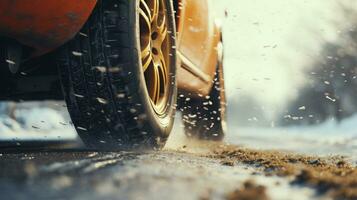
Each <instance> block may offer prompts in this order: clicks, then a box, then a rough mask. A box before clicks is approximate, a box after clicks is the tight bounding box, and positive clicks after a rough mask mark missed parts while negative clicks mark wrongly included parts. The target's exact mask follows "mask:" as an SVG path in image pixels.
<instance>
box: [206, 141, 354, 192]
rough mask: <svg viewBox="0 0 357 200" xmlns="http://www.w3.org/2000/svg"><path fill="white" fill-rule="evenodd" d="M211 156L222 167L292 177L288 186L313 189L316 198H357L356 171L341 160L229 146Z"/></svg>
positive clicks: (221, 147) (216, 150) (217, 148)
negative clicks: (248, 168)
mask: <svg viewBox="0 0 357 200" xmlns="http://www.w3.org/2000/svg"><path fill="white" fill-rule="evenodd" d="M212 157H213V158H217V159H221V160H222V161H221V163H222V164H223V165H230V166H234V164H235V163H237V164H238V163H240V164H246V165H253V166H256V167H257V168H260V169H262V170H263V171H264V173H265V175H266V176H273V175H277V176H281V177H293V180H292V182H291V183H292V184H296V185H307V186H310V187H313V188H315V189H316V190H317V191H318V194H319V195H328V196H330V197H332V198H333V199H357V168H356V167H355V166H353V165H352V164H350V163H348V162H347V161H345V159H344V158H343V157H327V158H319V157H313V156H304V155H297V154H292V153H282V152H276V151H256V150H252V149H244V148H239V147H237V146H229V145H219V146H218V147H216V148H215V149H214V150H213V154H212Z"/></svg>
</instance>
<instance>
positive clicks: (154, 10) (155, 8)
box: [152, 0, 160, 23]
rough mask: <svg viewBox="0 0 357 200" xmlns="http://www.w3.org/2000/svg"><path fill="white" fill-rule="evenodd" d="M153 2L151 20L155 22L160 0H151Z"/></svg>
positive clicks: (158, 12)
mask: <svg viewBox="0 0 357 200" xmlns="http://www.w3.org/2000/svg"><path fill="white" fill-rule="evenodd" d="M153 2H154V5H153V13H152V22H153V23H157V20H158V18H159V14H160V0H153Z"/></svg>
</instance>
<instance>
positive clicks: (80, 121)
mask: <svg viewBox="0 0 357 200" xmlns="http://www.w3.org/2000/svg"><path fill="white" fill-rule="evenodd" d="M139 1H140V0H100V1H98V3H97V6H96V8H95V10H94V11H93V13H92V15H91V17H90V19H89V20H88V22H87V23H86V25H85V26H84V27H83V29H82V30H81V31H80V33H79V34H78V35H77V36H76V37H75V38H74V39H73V40H72V41H71V42H69V43H68V44H67V45H65V46H64V48H63V49H62V50H61V51H60V53H59V71H60V74H61V82H62V86H63V90H64V95H65V99H66V102H67V106H68V111H69V113H70V115H71V118H72V121H73V124H74V126H75V127H76V129H77V132H78V134H79V136H80V137H81V139H82V140H83V142H84V143H85V144H86V145H87V146H88V147H90V148H95V149H105V150H106V149H109V150H120V149H134V148H135V149H139V148H140V149H141V148H145V149H146V148H160V147H162V146H163V145H164V144H165V142H166V140H167V138H168V136H169V134H170V132H171V130H172V126H173V121H174V115H175V108H174V105H175V104H176V98H177V86H176V78H175V75H176V51H175V49H174V46H176V45H175V40H176V39H175V34H174V33H176V30H175V25H174V12H173V6H172V3H171V1H170V0H165V2H166V8H167V16H168V18H169V20H168V21H169V22H168V30H169V31H170V32H169V34H170V35H169V37H168V38H169V40H170V42H171V43H170V44H172V50H171V57H170V75H171V76H170V83H172V84H171V85H170V88H169V92H168V95H169V100H168V103H167V106H166V108H165V112H164V114H163V115H160V116H159V115H158V114H157V113H156V112H155V111H154V109H153V106H152V104H151V102H150V97H149V95H148V92H147V88H146V83H145V77H144V74H143V69H142V63H141V57H140V31H139V13H138V6H139Z"/></svg>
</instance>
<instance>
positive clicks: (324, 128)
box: [0, 0, 357, 157]
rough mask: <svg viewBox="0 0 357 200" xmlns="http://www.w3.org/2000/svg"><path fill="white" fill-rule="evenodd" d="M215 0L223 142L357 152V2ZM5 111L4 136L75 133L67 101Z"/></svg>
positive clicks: (6, 106) (1, 106)
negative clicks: (221, 57)
mask: <svg viewBox="0 0 357 200" xmlns="http://www.w3.org/2000/svg"><path fill="white" fill-rule="evenodd" d="M212 2H213V3H214V6H213V8H214V11H215V12H216V13H217V15H218V16H219V18H220V19H221V22H222V25H223V31H224V45H225V61H224V62H225V79H226V87H227V95H228V102H229V109H228V111H229V113H228V114H229V117H228V121H229V122H228V125H229V133H228V136H227V139H226V141H227V142H229V143H234V144H239V145H243V146H248V147H250V146H252V147H255V148H269V149H283V150H289V151H298V152H302V153H313V154H342V155H346V156H350V157H354V155H355V154H356V155H357V129H356V128H355V126H357V2H356V1H355V0H314V1H301V0H290V1H286V0H274V1H271V0H249V1H247V0H220V1H212ZM0 116H1V117H0V138H1V139H2V140H12V141H18V140H24V139H29V140H31V139H33V137H37V138H38V137H39V138H45V139H64V140H71V139H75V138H76V135H75V132H74V130H73V129H72V126H71V124H70V119H69V117H68V114H67V113H66V110H65V105H64V103H63V102H37V103H17V104H14V103H9V102H2V103H0ZM19 145H21V143H19Z"/></svg>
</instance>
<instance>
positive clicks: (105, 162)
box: [0, 146, 314, 200]
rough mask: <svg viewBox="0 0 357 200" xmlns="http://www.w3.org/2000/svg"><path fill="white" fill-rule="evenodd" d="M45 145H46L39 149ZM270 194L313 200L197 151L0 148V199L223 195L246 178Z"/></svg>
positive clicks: (303, 191) (304, 193)
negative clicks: (266, 189)
mask: <svg viewBox="0 0 357 200" xmlns="http://www.w3.org/2000/svg"><path fill="white" fill-rule="evenodd" d="M44 149H45V150H44ZM247 180H254V181H255V182H257V183H260V184H262V185H264V186H266V187H267V188H268V195H269V196H270V197H271V198H272V199H286V198H287V197H289V199H314V192H313V191H312V190H311V189H309V188H303V187H292V186H290V185H289V181H288V180H285V179H283V178H279V177H265V176H264V175H263V173H260V172H259V171H257V169H256V168H254V167H250V166H244V165H236V166H234V167H232V166H226V165H222V163H221V161H219V160H215V159H212V158H209V157H207V156H204V154H202V152H201V153H199V154H198V153H192V152H182V151H177V150H163V151H152V152H95V151H86V150H80V149H76V148H72V149H61V148H59V147H58V146H57V147H52V148H51V149H50V150H49V149H48V148H43V147H39V148H37V149H26V148H21V149H18V148H17V149H5V150H4V149H3V150H1V151H0V199H6V200H8V199H86V200H87V199H123V200H126V199H135V200H137V199H138V200H140V199H178V200H181V199H192V200H194V199H226V196H227V194H228V193H230V192H232V191H233V190H235V189H237V188H238V187H240V186H241V185H242V184H243V183H244V182H245V181H247Z"/></svg>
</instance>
